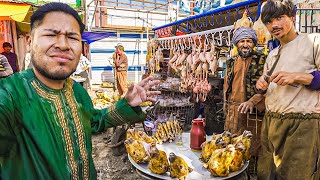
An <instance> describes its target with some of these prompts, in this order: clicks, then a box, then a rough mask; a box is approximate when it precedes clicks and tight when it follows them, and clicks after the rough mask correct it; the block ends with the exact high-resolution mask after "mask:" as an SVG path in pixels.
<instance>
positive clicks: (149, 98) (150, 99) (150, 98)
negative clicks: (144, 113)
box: [147, 96, 157, 102]
mask: <svg viewBox="0 0 320 180" xmlns="http://www.w3.org/2000/svg"><path fill="white" fill-rule="evenodd" d="M147 101H152V102H156V101H157V99H156V98H153V97H149V96H148V97H147Z"/></svg>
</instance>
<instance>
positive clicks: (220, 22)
mask: <svg viewBox="0 0 320 180" xmlns="http://www.w3.org/2000/svg"><path fill="white" fill-rule="evenodd" d="M219 18H220V19H219V20H220V21H219V24H222V16H221V12H219Z"/></svg>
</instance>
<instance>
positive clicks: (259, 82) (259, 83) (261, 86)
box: [256, 80, 269, 90]
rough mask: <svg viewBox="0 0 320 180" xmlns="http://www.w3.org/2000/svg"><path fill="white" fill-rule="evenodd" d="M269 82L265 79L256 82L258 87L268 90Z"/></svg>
mask: <svg viewBox="0 0 320 180" xmlns="http://www.w3.org/2000/svg"><path fill="white" fill-rule="evenodd" d="M268 86H269V84H268V83H267V82H266V81H264V80H258V81H257V84H256V88H257V89H261V90H266V89H268Z"/></svg>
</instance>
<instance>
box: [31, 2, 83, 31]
mask: <svg viewBox="0 0 320 180" xmlns="http://www.w3.org/2000/svg"><path fill="white" fill-rule="evenodd" d="M50 12H63V13H66V14H69V15H71V16H73V17H74V18H75V19H76V21H77V22H78V24H79V27H80V34H82V33H83V31H84V28H85V25H84V24H83V23H82V21H81V19H80V16H79V15H78V13H77V11H76V10H74V9H73V8H72V7H70V6H69V5H67V4H65V3H60V2H52V3H47V4H44V5H43V6H41V7H40V8H39V9H38V10H36V11H35V12H34V13H33V15H32V16H31V31H32V30H33V29H34V28H36V27H37V26H39V25H40V24H41V23H42V21H43V18H44V17H45V16H46V14H48V13H50Z"/></svg>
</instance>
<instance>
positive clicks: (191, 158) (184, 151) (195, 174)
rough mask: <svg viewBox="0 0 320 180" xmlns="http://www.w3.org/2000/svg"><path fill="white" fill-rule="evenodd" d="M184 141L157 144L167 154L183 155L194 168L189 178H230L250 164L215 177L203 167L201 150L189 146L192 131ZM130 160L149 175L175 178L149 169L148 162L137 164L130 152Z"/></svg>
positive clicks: (202, 179) (210, 179)
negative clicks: (193, 149) (180, 143)
mask: <svg viewBox="0 0 320 180" xmlns="http://www.w3.org/2000/svg"><path fill="white" fill-rule="evenodd" d="M207 139H211V137H210V136H207ZM182 143H183V145H176V143H175V142H172V143H168V142H167V143H163V144H161V145H159V144H157V148H158V149H159V150H163V151H165V152H166V154H167V156H169V154H170V153H171V152H173V153H175V154H176V155H177V156H180V157H182V158H183V159H184V160H185V161H186V163H187V164H188V166H189V167H191V168H192V169H193V171H192V172H191V173H189V174H188V175H187V177H186V179H187V180H199V179H201V180H223V179H230V178H232V177H235V176H237V175H239V174H241V173H242V172H243V171H244V170H246V169H247V167H248V165H249V161H247V162H246V163H245V164H244V166H243V168H242V169H241V170H239V171H235V172H231V173H230V174H229V176H227V177H214V176H211V173H210V172H209V171H208V170H207V169H205V168H204V167H203V163H202V162H201V161H200V160H199V157H200V153H201V152H194V151H192V150H191V149H190V148H189V145H190V133H183V134H182ZM128 157H129V160H130V162H131V164H132V165H133V166H134V167H135V168H137V169H138V170H139V171H141V172H143V173H145V174H146V175H149V176H151V177H154V178H157V179H165V180H172V179H175V178H172V177H170V174H169V172H167V173H165V174H162V175H159V174H155V173H152V172H151V171H150V170H149V169H148V164H147V163H146V164H137V163H136V162H135V161H134V160H133V159H132V158H131V156H130V155H129V154H128Z"/></svg>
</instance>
